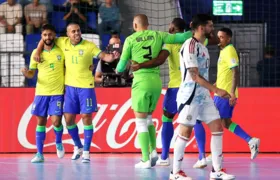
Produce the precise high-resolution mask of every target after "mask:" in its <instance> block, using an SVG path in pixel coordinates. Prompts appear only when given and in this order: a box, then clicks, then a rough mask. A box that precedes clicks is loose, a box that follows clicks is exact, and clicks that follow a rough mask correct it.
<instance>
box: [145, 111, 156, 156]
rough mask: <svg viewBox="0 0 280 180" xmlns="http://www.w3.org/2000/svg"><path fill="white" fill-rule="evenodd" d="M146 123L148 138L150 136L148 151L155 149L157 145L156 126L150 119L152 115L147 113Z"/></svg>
mask: <svg viewBox="0 0 280 180" xmlns="http://www.w3.org/2000/svg"><path fill="white" fill-rule="evenodd" d="M147 125H148V131H149V138H150V152H152V151H153V150H155V149H156V146H157V137H156V128H155V125H154V123H153V120H152V116H151V115H148V117H147Z"/></svg>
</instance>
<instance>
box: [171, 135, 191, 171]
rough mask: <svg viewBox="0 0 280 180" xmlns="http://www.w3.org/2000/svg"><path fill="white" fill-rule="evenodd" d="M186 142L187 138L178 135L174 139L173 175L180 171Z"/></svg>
mask: <svg viewBox="0 0 280 180" xmlns="http://www.w3.org/2000/svg"><path fill="white" fill-rule="evenodd" d="M188 140H189V139H188V138H186V137H184V136H181V135H178V136H177V138H176V141H175V147H174V157H173V174H176V173H177V172H179V171H180V170H181V165H182V162H183V159H184V154H185V148H186V145H187V142H188Z"/></svg>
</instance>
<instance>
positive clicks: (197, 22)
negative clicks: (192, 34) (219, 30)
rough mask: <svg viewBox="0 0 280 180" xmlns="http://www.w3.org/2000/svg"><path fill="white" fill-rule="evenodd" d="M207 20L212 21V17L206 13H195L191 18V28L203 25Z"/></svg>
mask: <svg viewBox="0 0 280 180" xmlns="http://www.w3.org/2000/svg"><path fill="white" fill-rule="evenodd" d="M208 21H212V17H211V16H209V15H208V14H197V15H195V16H193V18H192V25H191V28H192V29H193V30H194V29H197V28H198V27H199V26H205V25H206V24H207V23H208Z"/></svg>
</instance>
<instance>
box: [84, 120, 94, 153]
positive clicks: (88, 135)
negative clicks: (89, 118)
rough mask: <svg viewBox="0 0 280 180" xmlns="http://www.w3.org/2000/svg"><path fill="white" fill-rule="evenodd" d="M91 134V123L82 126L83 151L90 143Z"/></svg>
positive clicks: (87, 148)
mask: <svg viewBox="0 0 280 180" xmlns="http://www.w3.org/2000/svg"><path fill="white" fill-rule="evenodd" d="M92 136H93V125H89V126H86V125H85V126H84V137H85V143H84V151H89V149H90V144H91V140H92Z"/></svg>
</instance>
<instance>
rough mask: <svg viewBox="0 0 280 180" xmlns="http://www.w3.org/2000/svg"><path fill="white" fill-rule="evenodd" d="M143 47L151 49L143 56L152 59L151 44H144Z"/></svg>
mask: <svg viewBox="0 0 280 180" xmlns="http://www.w3.org/2000/svg"><path fill="white" fill-rule="evenodd" d="M142 48H143V49H145V50H148V51H149V53H148V54H145V55H144V56H143V58H145V59H149V60H151V59H152V48H151V46H143V47H142Z"/></svg>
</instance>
